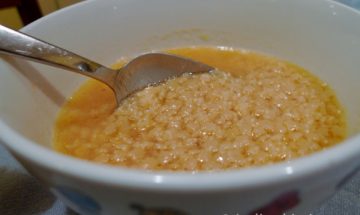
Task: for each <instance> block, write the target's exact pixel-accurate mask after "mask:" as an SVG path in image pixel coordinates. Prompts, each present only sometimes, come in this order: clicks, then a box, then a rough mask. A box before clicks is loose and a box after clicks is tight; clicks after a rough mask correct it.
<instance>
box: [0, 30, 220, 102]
mask: <svg viewBox="0 0 360 215" xmlns="http://www.w3.org/2000/svg"><path fill="white" fill-rule="evenodd" d="M0 52H2V53H5V54H11V55H14V56H18V57H23V58H26V59H28V60H33V61H36V62H38V63H43V64H47V65H50V66H55V67H59V68H63V69H65V70H69V71H72V72H76V73H79V74H82V75H86V76H88V77H91V78H94V79H97V80H99V81H101V82H103V83H105V84H106V85H107V86H109V87H110V88H111V89H112V90H113V92H114V94H115V97H116V101H117V105H119V104H120V102H121V101H122V100H123V99H125V98H126V97H128V96H129V95H131V94H132V93H134V92H136V91H138V90H141V89H143V88H145V87H147V86H150V85H154V84H157V83H160V82H163V81H166V80H168V79H170V78H173V77H177V76H180V75H182V74H184V73H190V74H196V73H204V72H209V71H211V70H213V69H214V68H213V67H211V66H208V65H206V64H203V63H200V62H195V61H193V60H190V59H187V58H183V57H178V56H175V55H170V54H163V53H149V54H144V55H140V56H138V57H136V58H135V59H133V60H131V61H130V62H129V63H128V64H126V65H125V66H124V67H122V68H120V69H119V70H112V69H109V68H107V67H105V66H103V65H101V64H99V63H96V62H93V61H91V60H89V59H87V58H84V57H82V56H80V55H77V54H75V53H72V52H70V51H68V50H65V49H63V48H60V47H58V46H55V45H52V44H50V43H47V42H45V41H42V40H39V39H37V38H34V37H31V36H29V35H26V34H24V33H21V32H18V31H14V30H12V29H9V28H6V27H4V26H1V25H0Z"/></svg>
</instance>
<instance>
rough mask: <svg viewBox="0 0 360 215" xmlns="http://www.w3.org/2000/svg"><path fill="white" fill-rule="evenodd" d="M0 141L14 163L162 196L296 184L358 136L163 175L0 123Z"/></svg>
mask: <svg viewBox="0 0 360 215" xmlns="http://www.w3.org/2000/svg"><path fill="white" fill-rule="evenodd" d="M318 1H323V2H328V3H329V4H330V3H331V4H336V5H338V6H340V7H345V8H347V9H350V10H351V11H352V12H356V13H357V15H360V12H359V11H357V10H355V9H353V8H351V7H349V6H346V5H343V4H341V3H339V2H335V1H332V0H318ZM93 2H96V0H89V1H83V2H81V3H78V4H75V5H72V6H70V7H66V8H64V9H62V10H60V11H56V12H54V13H51V14H49V15H47V16H45V17H43V18H41V19H39V20H37V21H35V22H33V23H32V24H30V25H28V26H26V27H24V28H23V29H22V30H21V31H24V32H28V31H30V30H31V29H33V28H36V26H37V25H38V24H41V22H44V21H46V19H47V18H48V17H52V16H54V15H58V14H60V13H64V12H65V11H67V10H72V9H75V8H77V7H81V6H82V5H84V4H92V3H93ZM0 140H2V141H3V142H4V145H5V146H6V148H7V149H8V150H9V151H10V152H15V154H18V155H19V158H22V157H24V158H25V160H29V161H31V162H32V163H34V164H35V165H38V166H41V167H43V168H45V169H47V170H49V171H55V172H58V173H60V174H63V175H65V176H69V177H75V178H78V179H80V180H84V181H87V182H91V183H97V184H101V185H103V186H111V187H123V188H128V189H130V188H131V189H141V190H156V191H163V192H167V191H177V192H195V191H198V192H201V191H206V192H210V191H218V190H226V189H235V188H236V189H251V188H253V187H259V186H267V185H270V184H278V183H283V182H285V181H291V180H301V179H302V178H304V177H307V176H309V175H315V174H319V172H321V171H319V170H325V169H329V168H333V166H335V165H341V164H344V163H345V162H347V161H349V160H351V159H354V158H355V157H357V156H359V154H360V145H359V143H360V135H355V136H353V137H350V138H348V139H347V140H345V141H344V142H343V143H340V144H338V145H336V146H332V147H330V148H328V149H326V150H323V151H321V152H317V153H314V154H311V155H308V156H305V157H301V158H298V159H294V160H291V161H288V162H281V163H276V164H271V165H266V166H260V167H251V168H244V169H237V170H225V171H216V172H198V173H193V172H167V171H144V170H137V169H128V168H124V167H113V166H109V165H102V164H97V163H93V162H89V161H84V160H80V159H77V158H73V157H70V156H67V155H64V154H60V153H58V152H55V151H53V150H51V149H48V148H46V147H43V146H40V145H39V144H36V143H35V142H34V141H31V140H29V139H26V138H25V137H23V136H22V135H21V134H19V133H18V132H16V131H15V130H13V129H12V128H11V127H10V126H8V125H7V124H6V123H5V122H4V121H2V120H1V119H0ZM25 160H24V161H25ZM359 165H360V164H359ZM359 165H358V166H359Z"/></svg>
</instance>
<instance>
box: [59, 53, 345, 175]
mask: <svg viewBox="0 0 360 215" xmlns="http://www.w3.org/2000/svg"><path fill="white" fill-rule="evenodd" d="M169 52H170V53H173V54H178V55H182V56H186V57H189V58H193V59H195V60H197V61H200V62H203V63H206V64H209V65H211V66H214V67H215V68H217V69H218V70H219V71H214V72H211V73H209V74H200V75H184V76H182V77H179V78H175V79H172V80H169V81H167V82H166V83H164V84H161V85H158V86H153V87H148V88H146V89H144V90H142V91H139V92H137V93H136V94H134V95H133V96H131V97H129V98H128V99H126V100H125V101H124V102H123V103H122V104H121V106H120V107H119V108H118V109H117V110H115V100H114V97H113V94H112V92H111V90H110V89H108V88H107V87H106V86H105V85H103V84H101V83H99V82H97V81H94V80H89V81H87V82H86V83H85V84H84V85H83V86H81V87H80V89H79V90H78V91H76V92H75V93H74V95H73V96H72V97H71V98H70V99H69V100H68V102H67V103H66V104H65V105H64V106H63V107H62V109H61V110H60V113H59V116H58V119H57V121H56V124H55V129H54V147H55V149H56V150H58V151H60V152H62V153H65V154H68V155H72V156H75V157H78V158H81V159H86V160H91V161H95V162H100V163H107V164H111V165H119V166H125V167H130V168H141V169H150V170H173V171H202V170H223V169H233V168H241V167H248V166H258V165H265V164H271V163H276V162H280V161H285V160H289V159H294V158H297V157H300V156H305V155H308V154H311V153H313V152H316V151H319V150H322V149H324V148H327V147H329V146H332V145H334V144H336V143H339V142H340V141H342V140H343V139H344V138H345V137H346V122H345V116H344V115H345V114H344V111H343V109H342V107H341V106H340V104H339V102H338V101H337V99H336V96H335V94H334V92H333V91H332V90H331V89H330V88H329V86H327V84H326V83H324V82H322V81H321V80H319V79H318V78H316V77H315V76H313V75H312V74H310V73H309V72H307V71H305V70H304V69H302V68H300V67H298V66H296V65H293V64H291V63H288V62H284V61H281V60H279V59H275V58H272V57H268V56H264V55H261V54H258V53H254V52H248V51H236V50H232V49H224V48H222V49H219V48H205V47H192V48H179V49H174V50H170V51H169ZM120 66H121V64H117V65H115V66H114V67H115V68H116V67H120Z"/></svg>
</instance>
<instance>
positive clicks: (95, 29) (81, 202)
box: [0, 0, 360, 215]
mask: <svg viewBox="0 0 360 215" xmlns="http://www.w3.org/2000/svg"><path fill="white" fill-rule="evenodd" d="M23 31H24V32H27V33H28V34H31V35H34V36H36V37H39V38H42V39H44V40H47V41H49V42H52V43H54V44H57V45H59V46H62V47H65V48H67V49H69V50H72V51H74V52H76V53H79V54H81V55H84V56H88V57H89V58H91V59H93V60H95V61H98V62H101V63H103V64H107V65H110V64H111V63H113V62H114V61H115V60H117V59H118V58H120V57H122V56H133V55H137V54H139V53H141V52H146V51H151V50H159V49H163V48H169V47H174V46H188V45H212V46H213V45H215V46H231V47H235V48H245V49H251V50H256V51H260V52H264V53H268V54H271V55H274V56H277V57H280V58H284V59H287V60H289V61H292V62H294V63H297V64H299V65H301V66H303V67H305V68H307V69H309V70H310V71H312V72H314V73H315V74H316V75H318V76H319V77H321V78H322V79H323V80H325V81H326V82H328V83H329V84H330V85H331V86H332V87H333V89H334V90H335V91H336V93H337V95H338V96H339V98H340V100H341V102H342V104H343V105H344V106H345V108H346V109H347V114H348V122H349V133H350V137H349V139H348V140H346V141H345V142H344V143H342V144H340V145H338V146H336V147H333V148H331V149H329V150H326V151H323V152H321V153H316V154H314V155H311V156H307V157H304V158H301V159H297V160H294V161H291V162H286V163H281V164H276V165H271V166H265V167H259V168H249V169H243V170H236V171H225V172H218V173H199V174H191V173H169V172H144V171H138V170H129V169H124V168H115V167H110V166H102V165H98V164H94V163H89V162H86V161H82V160H78V159H75V158H71V157H68V156H65V155H61V154H58V153H56V152H54V151H52V149H51V130H52V126H53V123H54V118H55V116H56V113H57V111H58V110H59V107H60V105H61V104H62V103H63V101H64V99H65V98H66V97H68V96H69V95H71V93H72V92H73V91H74V90H75V89H76V87H78V86H79V84H80V83H81V82H82V81H83V80H84V78H83V77H81V76H79V75H76V74H72V73H68V72H64V71H62V70H60V69H54V68H50V67H47V66H43V65H38V64H35V63H31V64H30V63H28V62H24V61H21V60H14V59H13V58H9V57H6V58H3V59H4V61H1V62H0V77H1V78H0V137H1V139H2V140H3V142H4V144H5V146H6V147H7V148H8V149H9V150H10V151H11V152H12V153H13V155H15V157H16V158H17V159H18V160H19V161H20V162H21V163H22V164H23V165H24V166H25V167H26V168H27V169H28V170H29V171H30V173H32V174H33V175H34V176H36V177H37V178H39V179H40V180H41V181H42V182H44V183H45V184H46V185H47V186H49V187H51V189H52V190H53V191H54V193H55V194H56V195H58V196H59V197H60V198H62V199H63V200H64V201H65V202H66V203H67V204H68V205H69V206H70V207H72V208H73V209H75V210H76V211H78V212H81V213H84V214H142V213H141V212H143V214H146V213H145V212H149V211H163V212H164V211H176V213H175V214H189V215H197V214H207V215H215V214H216V215H218V214H229V215H235V214H254V213H255V212H265V213H264V214H282V212H284V211H288V212H293V213H296V214H305V213H306V212H310V211H311V209H313V208H314V206H316V205H318V204H319V203H321V202H322V201H324V199H327V198H328V197H329V196H331V195H332V194H333V193H334V192H335V191H336V189H338V187H339V186H340V185H341V184H342V183H343V182H344V181H346V178H347V176H348V175H349V174H351V173H352V172H353V171H354V170H356V169H357V168H358V167H359V164H360V156H359V155H360V137H359V136H358V135H356V133H357V132H358V131H359V127H360V116H359V115H360V99H359V97H358V95H357V93H358V92H360V84H359V83H360V73H359V71H358V70H359V68H360V61H359V60H358V59H359V56H360V14H359V13H357V12H356V11H354V10H351V9H349V8H347V7H345V6H342V5H339V4H337V3H335V2H332V1H326V0H301V1H288V0H269V1H262V0H243V1H236V0H229V1H218V0H207V1H200V0H197V1H193V0H181V1H175V0H152V1H146V0H138V1H133V0H107V1H101V0H98V1H95V0H90V1H84V2H83V3H80V4H78V5H75V6H73V7H69V8H66V9H64V10H61V11H59V12H56V13H53V14H51V15H49V16H46V17H44V18H42V19H40V20H38V21H36V22H35V23H32V24H31V25H29V26H27V27H25V28H24V29H23ZM270 212H274V213H270Z"/></svg>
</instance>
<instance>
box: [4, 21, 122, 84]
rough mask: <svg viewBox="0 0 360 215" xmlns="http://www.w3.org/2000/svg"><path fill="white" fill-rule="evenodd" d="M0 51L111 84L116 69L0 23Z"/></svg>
mask: <svg viewBox="0 0 360 215" xmlns="http://www.w3.org/2000/svg"><path fill="white" fill-rule="evenodd" d="M0 52H2V53H6V54H11V55H15V56H20V57H24V58H26V59H28V60H32V61H36V62H39V63H43V64H47V65H50V66H55V67H59V68H63V69H66V70H70V71H73V72H76V73H80V74H82V75H86V76H89V77H92V78H95V79H97V80H99V81H102V82H104V83H105V84H107V85H109V86H110V87H112V86H113V81H112V80H113V76H115V75H116V71H114V70H111V69H108V68H106V67H104V66H102V65H100V64H98V63H95V62H93V61H91V60H88V59H86V58H84V57H81V56H79V55H77V54H74V53H72V52H70V51H67V50H65V49H62V48H59V47H57V46H55V45H52V44H49V43H47V42H44V41H41V40H39V39H36V38H34V37H31V36H29V35H26V34H24V33H20V32H18V31H14V30H12V29H9V28H6V27H4V26H2V25H0Z"/></svg>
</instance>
